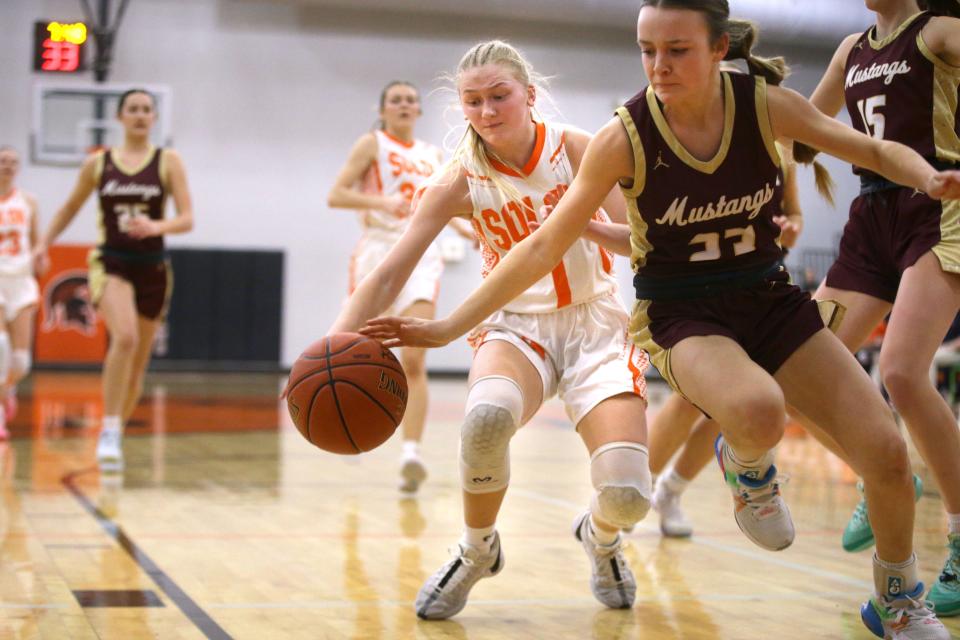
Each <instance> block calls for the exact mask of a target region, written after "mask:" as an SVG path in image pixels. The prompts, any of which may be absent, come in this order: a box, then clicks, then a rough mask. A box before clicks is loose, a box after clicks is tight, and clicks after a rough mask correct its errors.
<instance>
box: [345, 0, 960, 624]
mask: <svg viewBox="0 0 960 640" xmlns="http://www.w3.org/2000/svg"><path fill="white" fill-rule="evenodd" d="M637 33H638V42H639V44H640V49H641V51H642V54H643V55H642V57H643V65H644V70H645V71H646V75H647V78H648V79H649V80H650V83H651V84H650V86H649V87H647V88H644V89H643V90H641V91H640V92H639V93H638V94H637V95H636V96H634V97H633V98H631V99H630V100H629V101H627V103H626V104H625V105H624V106H623V107H621V108H620V109H618V111H617V117H615V118H614V119H613V120H612V121H611V122H609V123H608V124H607V125H606V126H604V127H603V128H602V129H601V130H600V131H599V133H597V135H596V136H595V137H594V138H593V140H592V141H591V142H590V144H589V145H588V147H587V150H586V152H585V154H584V158H583V161H582V163H581V165H580V173H579V174H578V175H577V178H576V180H575V181H574V182H573V184H572V186H571V187H570V190H569V191H567V192H566V194H565V195H564V196H563V198H562V199H561V200H560V202H559V204H558V205H557V208H556V209H555V210H554V211H553V213H552V214H551V216H550V218H549V219H548V220H547V221H546V223H545V224H544V225H543V227H542V228H541V229H539V230H538V231H537V232H536V233H534V234H532V235H531V236H530V237H529V238H528V239H527V240H526V241H525V242H522V243H520V244H519V245H517V247H515V249H514V250H513V251H512V252H511V253H510V254H509V255H508V256H506V257H505V258H504V259H503V260H502V261H501V262H500V264H499V265H498V266H497V267H496V268H495V269H494V270H493V271H491V273H490V274H489V276H488V277H487V278H486V280H485V281H484V282H483V284H482V286H481V287H480V288H479V289H478V290H477V291H475V292H474V293H473V294H472V295H471V296H470V297H469V298H468V299H467V300H466V301H465V302H464V303H463V304H462V305H461V306H460V307H459V308H458V309H457V310H456V311H454V312H453V313H452V314H451V315H450V316H449V317H447V318H442V319H440V320H435V321H422V320H417V319H413V318H379V319H376V320H372V321H370V322H369V323H367V326H366V327H365V328H364V330H363V331H364V332H365V333H367V334H368V335H371V336H373V337H375V338H378V339H382V340H384V341H385V344H386V345H387V346H392V345H395V344H404V345H417V346H439V345H443V344H446V343H447V342H449V341H450V340H452V339H453V338H455V337H457V336H459V335H462V334H463V333H466V332H467V331H469V330H470V328H471V327H473V326H474V325H476V324H477V323H478V322H480V321H482V320H483V318H485V317H486V316H487V315H488V314H489V313H491V312H492V311H493V310H495V309H497V308H500V307H501V306H503V305H504V304H506V303H507V302H509V301H510V300H511V299H512V298H513V297H514V296H516V295H518V294H519V293H521V292H522V291H523V290H524V289H525V288H526V287H528V286H529V285H530V284H531V283H532V282H535V281H536V280H537V279H539V278H541V277H543V276H544V275H545V274H547V273H549V272H550V270H551V269H552V268H553V267H554V265H556V263H557V261H558V260H559V258H560V256H562V255H563V252H564V251H566V249H567V248H568V247H569V246H570V245H571V244H572V243H573V242H575V241H576V240H577V239H578V238H579V237H580V236H581V234H582V233H583V231H584V228H585V227H586V225H587V223H588V222H589V220H590V216H591V215H592V213H593V212H594V211H596V209H597V207H598V206H599V205H600V203H601V202H602V200H603V198H604V196H605V195H606V194H607V193H608V192H609V190H610V188H611V187H613V186H615V185H616V184H618V183H619V184H620V186H621V188H622V190H623V194H624V196H625V197H626V199H627V204H628V221H629V223H630V228H631V233H630V237H629V244H630V247H631V250H632V253H631V258H632V262H633V265H634V269H635V271H636V277H635V279H634V285H635V287H636V293H637V304H636V306H635V308H634V312H633V318H632V321H631V326H630V331H631V334H632V336H633V339H634V341H635V342H636V343H637V344H638V345H640V346H642V347H643V348H645V349H647V350H648V351H649V352H650V356H651V360H652V361H653V362H654V364H656V365H657V368H658V369H659V370H660V373H661V374H663V376H664V377H665V378H666V379H667V381H668V382H669V383H670V384H671V385H672V386H673V387H674V389H676V390H677V391H679V392H681V393H682V394H683V395H684V396H686V397H687V398H688V399H689V400H690V401H691V402H692V403H693V404H695V405H697V406H698V407H700V408H701V409H702V410H703V411H704V412H705V413H707V414H709V415H710V416H712V417H713V418H714V419H715V420H716V421H717V422H718V423H719V425H720V428H721V433H722V435H721V437H720V438H719V439H718V441H717V458H718V460H719V461H720V464H721V469H722V470H723V472H724V479H725V480H726V482H727V484H728V485H729V486H730V489H731V492H732V494H733V498H734V507H735V509H734V515H735V518H736V520H737V524H738V525H739V526H740V528H741V529H742V530H743V532H744V533H745V534H746V535H747V537H748V538H750V539H751V540H752V541H753V542H754V543H756V544H757V545H759V546H761V547H763V548H766V549H770V550H778V549H783V548H785V547H787V546H789V545H790V544H791V543H792V541H793V537H794V528H793V522H792V520H791V518H790V513H789V510H788V509H787V506H786V504H785V503H784V501H783V499H782V497H781V495H780V488H779V486H778V483H777V471H776V467H775V466H774V465H773V457H774V456H773V452H772V449H773V447H774V446H775V445H776V444H777V443H778V442H779V440H780V438H781V437H782V435H783V431H784V426H785V413H786V411H785V409H786V404H787V403H789V404H790V405H791V406H793V407H794V408H796V409H797V410H799V411H801V412H802V413H804V414H805V415H806V416H807V417H808V418H810V419H812V420H813V421H814V422H816V423H817V424H818V425H819V426H820V427H821V428H822V429H824V430H825V431H826V432H827V433H828V434H829V435H831V436H832V437H833V438H834V439H835V440H836V441H837V442H838V443H839V444H840V445H841V446H842V447H843V449H844V450H845V451H846V452H847V453H848V454H849V457H850V459H851V461H852V463H853V464H854V467H855V468H856V469H857V470H858V471H859V472H860V473H861V474H862V475H863V477H864V482H865V484H866V492H867V499H868V501H869V503H870V507H871V516H872V517H873V520H874V528H875V533H876V537H877V554H876V555H875V556H874V563H873V574H874V586H875V592H874V594H872V596H871V598H870V599H869V600H868V601H867V602H866V603H865V604H864V605H863V607H862V609H861V617H862V618H863V621H864V623H865V624H866V625H867V627H868V628H869V629H870V631H871V632H873V633H874V634H876V635H878V636H880V637H896V638H900V639H902V640H908V639H909V640H918V639H920V638H924V639H941V638H943V639H946V638H949V637H950V634H949V632H948V631H947V630H946V628H945V627H943V625H942V624H941V623H940V621H939V620H938V619H937V618H936V616H935V615H934V614H933V612H932V611H930V610H929V609H928V608H927V607H926V606H925V603H924V602H923V601H922V598H923V592H924V587H923V584H922V583H921V582H920V581H919V579H918V570H917V559H916V556H915V555H914V553H913V540H912V536H913V509H914V502H913V487H912V482H911V478H910V463H909V459H908V457H907V450H906V444H905V443H904V440H903V438H902V437H901V436H900V434H899V433H898V431H897V427H896V424H895V423H894V421H893V416H892V415H891V414H890V411H889V409H888V408H887V406H886V403H885V402H884V401H883V398H882V397H881V396H880V393H879V391H878V390H877V389H876V387H875V386H874V385H873V383H872V382H871V380H870V378H869V376H867V374H866V372H864V370H863V368H862V367H860V365H859V364H858V363H857V361H856V360H855V359H854V358H853V356H852V355H851V354H850V352H849V351H848V350H847V349H846V348H845V347H844V346H843V343H841V342H840V341H839V340H838V339H837V337H836V336H835V335H833V334H832V333H831V332H830V331H829V330H826V327H825V326H824V321H823V320H822V319H821V314H820V312H819V311H818V305H817V304H816V303H814V302H813V301H811V300H810V297H809V296H808V295H807V294H805V293H804V292H802V291H801V290H800V289H799V288H797V287H796V286H794V285H791V284H790V283H789V282H788V280H787V276H786V274H785V273H784V272H783V270H782V268H781V267H779V266H778V264H777V263H778V259H779V257H780V255H781V248H780V246H779V244H778V243H777V239H778V236H779V231H780V229H779V227H778V226H777V224H776V222H774V220H773V213H774V205H773V204H772V203H773V202H774V198H775V196H774V186H775V184H776V177H777V170H778V168H779V157H778V155H777V153H776V149H775V147H774V141H775V140H777V139H783V140H797V141H800V142H803V143H806V144H808V145H810V146H813V147H815V148H819V149H822V150H823V151H826V152H828V153H831V154H834V155H836V156H838V157H840V158H842V159H845V160H847V161H849V162H853V163H855V164H857V165H860V166H863V167H866V168H868V169H870V170H871V171H874V172H876V173H878V174H880V175H883V176H885V177H886V178H887V179H889V180H891V181H893V182H896V183H899V184H904V185H908V186H911V187H913V188H915V189H918V190H922V191H924V192H926V193H927V194H928V195H929V196H930V197H932V198H957V197H960V172H957V171H937V170H936V169H934V168H933V167H931V166H930V164H929V163H927V162H926V161H925V160H924V159H923V158H922V157H921V156H920V155H919V154H917V153H916V152H915V151H913V150H912V149H910V148H908V147H906V146H904V145H900V144H897V143H894V142H889V141H883V140H878V139H875V138H871V137H869V136H866V135H864V134H862V133H859V132H857V131H855V130H853V129H851V128H849V127H847V126H845V125H843V124H841V123H839V122H837V121H836V120H833V119H832V118H829V117H827V116H825V115H824V114H822V113H821V112H819V111H818V110H817V109H816V108H814V107H813V106H812V105H811V104H810V103H809V102H807V101H806V100H804V99H803V98H802V97H801V96H800V95H798V94H796V93H795V92H792V91H788V90H785V89H781V88H779V87H776V86H768V84H769V85H775V84H778V83H779V81H780V80H782V78H783V77H784V73H785V65H784V63H783V60H782V59H774V60H765V59H762V58H758V57H755V56H753V55H752V54H751V53H750V50H751V46H752V44H753V41H754V39H755V38H756V31H755V27H754V25H752V24H750V23H746V22H743V21H737V20H730V18H729V6H728V4H727V2H726V1H725V0H643V2H642V3H641V9H640V15H639V19H638V24H637ZM734 58H744V59H746V61H747V66H748V68H749V71H750V74H751V75H743V74H730V73H722V72H721V71H720V70H719V64H720V62H721V61H722V60H724V59H734ZM761 635H762V634H761Z"/></svg>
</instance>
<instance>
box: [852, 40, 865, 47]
mask: <svg viewBox="0 0 960 640" xmlns="http://www.w3.org/2000/svg"><path fill="white" fill-rule="evenodd" d="M854 49H863V41H862V40H861V41H860V42H858V43H857V46H855V47H854Z"/></svg>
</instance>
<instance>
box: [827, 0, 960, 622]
mask: <svg viewBox="0 0 960 640" xmlns="http://www.w3.org/2000/svg"><path fill="white" fill-rule="evenodd" d="M866 4H867V7H868V8H870V9H873V10H874V11H875V12H876V15H877V22H876V24H875V25H874V26H872V27H870V28H869V29H867V30H866V31H865V32H864V33H862V34H854V35H851V36H849V37H848V38H847V39H846V40H844V42H843V43H842V44H841V45H840V47H839V48H838V49H837V52H836V54H835V55H834V57H833V60H832V62H831V64H830V67H829V69H828V70H827V72H826V74H825V75H824V77H823V80H822V81H821V82H820V85H819V86H818V87H817V90H816V91H815V92H814V94H813V96H812V98H811V101H812V102H813V103H814V105H815V106H817V107H818V108H820V110H821V111H824V112H825V113H827V114H828V115H835V114H836V113H837V112H838V111H839V110H840V107H841V106H842V105H843V103H844V102H845V103H846V106H847V111H848V112H849V113H850V118H851V121H852V122H853V125H854V127H856V128H857V129H858V130H860V131H862V132H864V133H866V134H867V135H870V136H872V137H873V138H874V139H877V140H892V141H895V142H900V143H902V144H905V145H907V146H909V147H912V148H913V149H914V150H916V152H917V153H919V154H920V155H921V156H923V157H924V158H925V159H926V160H927V162H929V163H930V164H931V165H933V166H934V167H939V168H949V167H957V166H958V163H960V121H958V119H957V101H958V87H960V20H957V19H956V18H953V17H948V16H943V15H935V14H934V13H933V12H930V11H924V12H921V11H920V8H921V7H920V6H918V4H917V2H915V1H914V0H887V1H886V2H879V1H878V0H867V2H866ZM931 5H937V8H941V9H947V10H950V11H952V13H953V14H954V15H960V3H958V2H956V0H949V2H940V3H937V2H933V3H931ZM931 8H934V7H931ZM854 172H855V173H857V174H858V175H859V176H860V181H861V191H860V196H859V197H857V198H856V199H855V200H854V201H853V203H852V204H851V206H850V219H849V222H848V223H847V225H846V227H845V228H844V232H843V238H842V240H841V243H840V254H839V257H838V259H837V261H836V263H835V264H834V265H833V267H832V268H831V269H830V271H829V273H828V274H827V278H826V282H825V283H824V285H822V286H821V288H820V290H819V291H818V292H817V293H816V296H815V297H817V298H818V299H835V300H838V301H839V302H841V303H842V304H843V305H844V306H845V307H846V308H847V313H846V316H845V318H844V321H843V325H842V326H841V327H840V329H839V332H838V336H839V337H840V339H841V340H842V341H843V342H844V344H846V346H847V347H848V348H850V349H851V350H856V349H859V348H860V347H861V346H862V345H863V343H864V342H865V341H866V339H867V337H868V336H869V334H870V332H871V331H872V330H873V328H874V327H875V326H877V324H878V323H879V322H880V321H881V320H882V319H883V317H884V316H886V315H887V314H888V313H891V316H890V322H889V324H888V326H887V332H886V336H885V337H884V341H883V346H882V348H881V352H880V372H881V376H882V378H883V382H884V385H885V386H886V388H887V391H888V392H889V394H890V397H891V399H892V401H893V403H894V405H895V406H896V408H897V410H898V411H899V413H900V415H901V416H902V417H903V418H904V421H905V422H906V424H907V427H908V428H909V429H910V433H911V435H912V436H913V441H914V442H915V443H916V445H917V448H918V449H919V451H920V453H921V455H922V456H923V458H924V460H925V461H926V463H927V465H928V466H929V467H930V469H931V470H932V471H933V474H934V476H935V477H936V479H937V484H938V485H939V487H940V490H941V495H942V496H943V502H944V506H945V507H946V510H947V513H948V518H949V532H950V535H949V547H950V557H949V558H948V560H947V562H946V565H945V567H944V570H943V572H942V573H941V574H940V577H939V579H938V581H937V582H936V583H934V585H933V588H932V589H931V592H930V600H931V601H932V602H933V604H934V606H935V608H936V611H937V613H939V614H941V615H957V614H960V578H958V576H960V433H958V432H957V424H956V420H955V419H954V417H953V414H952V412H951V411H950V408H949V407H948V406H947V404H946V402H945V401H944V400H943V398H942V397H941V396H940V394H939V393H937V391H936V389H935V388H934V386H933V384H932V383H931V381H930V378H929V376H928V374H927V372H928V371H929V370H930V364H931V362H932V361H933V356H934V353H935V351H936V349H937V347H938V346H939V345H940V342H941V341H942V339H943V336H944V335H945V334H946V331H947V329H948V327H949V326H950V323H951V321H952V320H953V318H954V316H955V315H956V314H957V310H958V309H960V275H958V274H960V202H958V201H956V200H950V201H942V202H941V201H939V200H934V199H931V198H929V197H928V196H927V195H926V194H924V193H921V192H919V191H917V190H915V189H913V188H912V187H909V186H902V185H901V184H897V183H896V181H889V180H887V179H885V178H883V177H881V176H878V175H877V174H876V172H874V171H871V170H869V169H867V168H864V167H863V166H861V165H858V164H856V163H854ZM891 310H892V312H891ZM873 517H874V514H873V512H872V511H870V518H868V517H867V509H866V506H865V503H863V502H862V501H861V504H860V505H858V507H857V509H856V511H855V512H854V517H853V518H851V520H850V523H849V524H848V525H847V528H846V531H845V532H844V537H843V545H844V548H845V549H847V550H849V551H857V550H860V549H864V548H868V547H870V546H871V544H872V543H873V532H872V528H871V524H870V520H871V518H873Z"/></svg>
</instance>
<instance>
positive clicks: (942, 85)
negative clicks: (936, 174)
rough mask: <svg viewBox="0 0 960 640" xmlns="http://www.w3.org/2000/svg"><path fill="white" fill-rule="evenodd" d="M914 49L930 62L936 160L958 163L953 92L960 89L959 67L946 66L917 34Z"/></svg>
mask: <svg viewBox="0 0 960 640" xmlns="http://www.w3.org/2000/svg"><path fill="white" fill-rule="evenodd" d="M917 48H918V49H919V50H920V53H921V54H923V57H924V58H926V59H927V60H929V61H930V62H931V63H933V116H932V117H933V123H932V124H933V146H934V147H935V148H936V153H937V158H938V159H940V160H945V161H947V162H960V136H957V130H956V128H955V127H956V122H957V91H958V90H960V67H954V66H953V65H950V64H947V63H946V62H945V61H944V60H943V59H942V58H940V56H938V55H937V54H935V53H934V52H933V51H931V50H930V47H928V46H927V43H926V42H924V40H923V37H922V35H921V34H917Z"/></svg>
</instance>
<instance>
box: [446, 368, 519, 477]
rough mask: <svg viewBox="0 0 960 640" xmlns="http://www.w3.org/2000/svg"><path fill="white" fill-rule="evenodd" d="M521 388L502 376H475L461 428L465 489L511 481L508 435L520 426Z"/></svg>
mask: <svg viewBox="0 0 960 640" xmlns="http://www.w3.org/2000/svg"><path fill="white" fill-rule="evenodd" d="M522 414H523V392H522V391H521V390H520V386H519V385H518V384H517V383H516V382H514V381H513V380H511V379H510V378H505V377H503V376H487V377H485V378H480V379H479V380H477V381H476V382H475V383H474V384H473V386H472V387H470V393H469V394H468V395H467V417H466V419H465V420H464V422H463V429H462V430H461V431H460V479H461V483H462V485H463V490H464V491H466V492H468V493H493V492H494V491H499V490H501V489H503V488H505V487H506V486H507V483H509V481H510V438H512V437H513V434H514V433H516V431H517V428H518V427H519V426H520V418H521V416H522Z"/></svg>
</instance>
